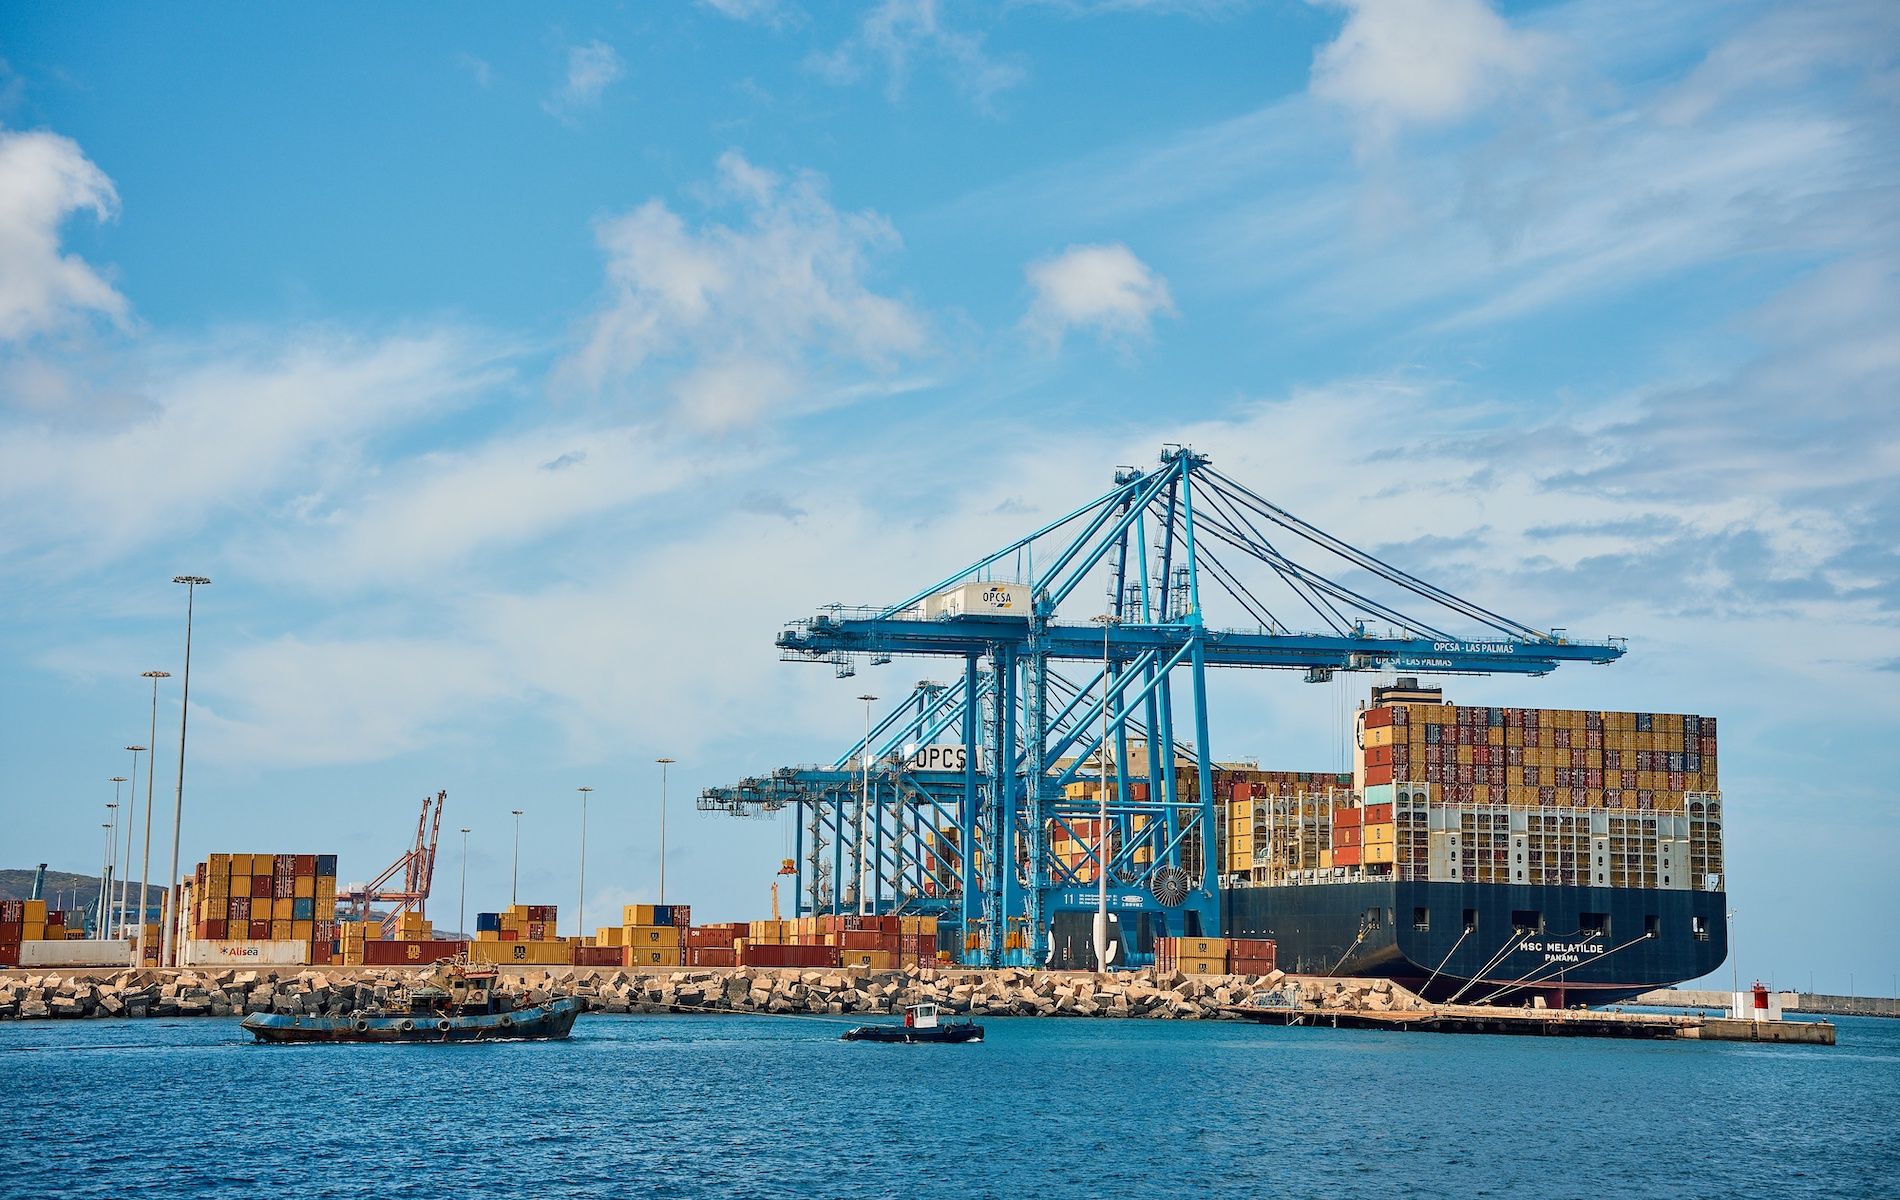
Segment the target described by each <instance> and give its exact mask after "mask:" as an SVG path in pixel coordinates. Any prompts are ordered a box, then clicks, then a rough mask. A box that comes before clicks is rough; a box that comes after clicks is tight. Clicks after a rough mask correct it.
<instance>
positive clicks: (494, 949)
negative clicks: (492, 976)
mask: <svg viewBox="0 0 1900 1200" xmlns="http://www.w3.org/2000/svg"><path fill="white" fill-rule="evenodd" d="M468 957H469V961H470V962H482V963H500V964H503V965H507V964H511V963H512V964H515V965H522V966H536V967H555V966H566V965H568V964H569V963H570V962H571V961H572V959H573V955H572V953H571V952H570V951H569V950H568V948H567V943H566V942H471V943H469V947H468Z"/></svg>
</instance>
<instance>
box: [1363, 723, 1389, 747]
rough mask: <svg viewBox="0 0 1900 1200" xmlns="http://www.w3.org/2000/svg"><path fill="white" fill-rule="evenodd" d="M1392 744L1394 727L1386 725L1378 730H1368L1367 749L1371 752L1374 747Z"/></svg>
mask: <svg viewBox="0 0 1900 1200" xmlns="http://www.w3.org/2000/svg"><path fill="white" fill-rule="evenodd" d="M1391 744H1392V726H1390V725H1386V726H1383V727H1381V728H1378V729H1368V730H1366V749H1368V750H1370V749H1372V748H1373V747H1374V746H1390V745H1391Z"/></svg>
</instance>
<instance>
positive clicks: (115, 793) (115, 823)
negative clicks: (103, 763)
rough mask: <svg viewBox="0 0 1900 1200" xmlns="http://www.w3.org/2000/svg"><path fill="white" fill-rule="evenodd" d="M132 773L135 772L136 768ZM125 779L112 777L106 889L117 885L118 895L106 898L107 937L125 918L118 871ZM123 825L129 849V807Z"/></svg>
mask: <svg viewBox="0 0 1900 1200" xmlns="http://www.w3.org/2000/svg"><path fill="white" fill-rule="evenodd" d="M134 774H136V770H135V771H134ZM125 781H126V778H125V776H123V775H114V776H113V777H112V871H111V876H112V878H111V881H110V882H109V883H108V885H107V887H108V891H109V890H110V888H113V887H117V888H118V889H119V896H118V897H117V898H116V900H115V899H113V898H112V897H110V895H108V898H107V907H106V936H107V937H111V936H112V935H113V933H114V932H115V931H116V930H117V929H118V928H119V925H120V923H121V922H122V921H124V919H125V883H124V877H123V876H122V875H121V874H120V873H119V806H120V805H121V804H123V803H125V801H124V800H123V799H121V797H120V792H121V791H122V790H123V789H121V788H120V786H119V785H120V784H122V783H124V782H125ZM125 827H126V831H127V835H128V836H127V838H126V850H127V851H130V850H131V848H132V846H131V837H130V832H131V829H132V810H131V809H130V808H128V809H126V810H125ZM126 857H128V858H130V857H131V855H130V854H129V853H128V854H127V855H126ZM115 910H116V911H115Z"/></svg>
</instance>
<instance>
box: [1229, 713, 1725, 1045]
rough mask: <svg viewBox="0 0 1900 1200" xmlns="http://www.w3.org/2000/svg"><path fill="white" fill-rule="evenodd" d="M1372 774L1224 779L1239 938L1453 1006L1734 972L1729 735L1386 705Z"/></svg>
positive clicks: (1665, 722)
mask: <svg viewBox="0 0 1900 1200" xmlns="http://www.w3.org/2000/svg"><path fill="white" fill-rule="evenodd" d="M1354 743H1355V748H1354V756H1353V770H1352V773H1351V774H1350V775H1348V774H1343V773H1342V774H1338V775H1323V774H1316V773H1298V774H1296V773H1293V772H1264V771H1246V770H1241V771H1231V770H1230V771H1224V772H1222V780H1221V782H1222V785H1223V789H1222V790H1223V791H1224V792H1225V795H1224V797H1223V801H1224V802H1223V805H1222V809H1223V811H1222V813H1221V816H1222V823H1223V826H1224V828H1223V837H1222V843H1221V844H1222V854H1223V858H1224V861H1223V864H1222V865H1223V867H1224V870H1223V884H1224V887H1223V899H1222V907H1223V912H1222V917H1223V921H1222V924H1223V927H1224V930H1225V931H1226V932H1227V933H1228V934H1229V935H1230V936H1236V937H1246V938H1270V939H1272V940H1273V941H1275V942H1276V943H1277V944H1278V947H1279V964H1280V967H1281V969H1282V970H1286V971H1292V972H1298V973H1311V974H1320V975H1362V976H1380V977H1385V978H1389V979H1392V980H1393V981H1395V982H1397V983H1400V984H1402V985H1403V986H1405V987H1408V988H1410V989H1412V990H1413V991H1416V992H1420V993H1422V994H1424V995H1425V996H1427V997H1428V998H1430V999H1433V1000H1439V1001H1456V1002H1459V1003H1504V1004H1510V1003H1528V1002H1534V998H1536V999H1541V1001H1542V1002H1543V1003H1546V1004H1549V1005H1552V1006H1556V1007H1567V1006H1570V1005H1576V1004H1606V1003H1613V1002H1615V1001H1617V1000H1621V999H1626V998H1628V997H1631V996H1634V995H1637V994H1639V993H1642V992H1646V991H1649V990H1651V989H1653V988H1659V987H1667V986H1669V985H1671V984H1674V983H1679V982H1681V981H1683V980H1686V979H1694V978H1697V977H1699V976H1702V975H1705V974H1707V973H1709V972H1710V971H1712V970H1713V969H1715V968H1716V967H1717V966H1719V965H1720V964H1721V963H1722V961H1723V960H1724V959H1725V958H1726V957H1727V954H1728V945H1727V924H1726V920H1725V913H1726V910H1727V896H1726V894H1725V891H1724V881H1723V867H1722V797H1721V792H1720V790H1719V788H1718V786H1717V783H1716V734H1715V720H1714V718H1711V717H1700V716H1694V715H1682V714H1670V713H1631V712H1596V711H1582V710H1553V709H1523V708H1492V707H1475V706H1460V705H1455V704H1450V703H1447V702H1446V701H1445V699H1444V695H1443V693H1442V691H1441V690H1440V689H1438V688H1430V687H1420V686H1419V685H1418V683H1417V681H1415V680H1411V679H1401V680H1399V681H1398V682H1397V684H1396V685H1394V686H1390V687H1378V688H1374V689H1373V690H1372V695H1371V701H1370V703H1369V704H1366V705H1365V706H1363V707H1362V708H1361V709H1360V710H1359V712H1358V714H1357V717H1356V721H1355V736H1354Z"/></svg>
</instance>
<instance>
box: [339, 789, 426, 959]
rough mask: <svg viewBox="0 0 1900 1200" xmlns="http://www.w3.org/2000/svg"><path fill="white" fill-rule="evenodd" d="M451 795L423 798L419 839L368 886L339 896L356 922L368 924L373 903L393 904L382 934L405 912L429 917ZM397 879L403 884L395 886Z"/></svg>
mask: <svg viewBox="0 0 1900 1200" xmlns="http://www.w3.org/2000/svg"><path fill="white" fill-rule="evenodd" d="M448 798H449V794H448V793H447V792H437V793H436V794H435V795H433V796H424V797H423V798H422V814H421V815H420V816H419V817H417V818H416V837H415V841H414V842H413V843H412V844H411V845H410V847H409V849H407V850H405V851H403V852H402V856H401V857H400V858H398V859H397V860H396V861H395V862H393V863H391V864H389V866H388V867H387V868H385V869H384V871H383V873H382V874H380V875H378V876H377V877H376V878H375V879H372V880H371V881H370V882H368V883H352V884H350V885H349V886H348V887H347V888H345V889H344V890H343V892H342V893H341V894H340V895H339V896H338V897H337V902H338V903H339V904H340V905H342V906H343V907H344V908H346V909H348V910H350V911H351V912H354V913H355V914H356V919H357V920H359V921H367V920H368V919H369V910H370V906H371V905H372V904H389V905H393V906H394V907H393V908H391V909H390V910H389V911H388V912H387V913H386V914H384V916H383V920H382V932H383V936H384V937H388V936H390V935H391V934H393V933H394V932H395V930H396V922H397V919H398V918H399V917H400V916H401V915H402V914H403V913H405V912H414V913H415V914H417V915H418V916H427V915H428V905H429V889H430V887H431V886H432V885H433V884H434V882H435V845H436V839H437V838H438V837H439V836H440V834H441V832H442V806H443V805H444V804H446V803H447V802H448ZM397 876H401V877H402V883H401V884H400V885H396V884H395V883H394V881H395V879H396V877H397Z"/></svg>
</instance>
